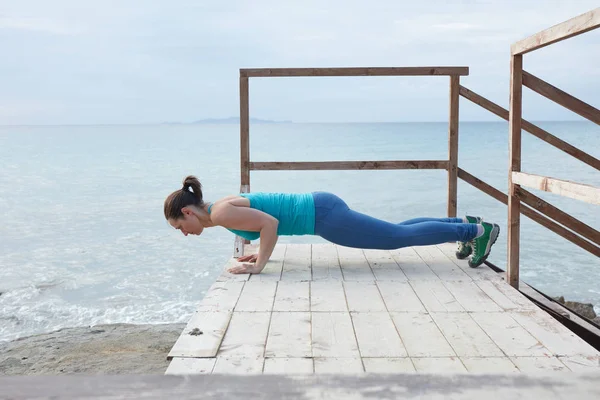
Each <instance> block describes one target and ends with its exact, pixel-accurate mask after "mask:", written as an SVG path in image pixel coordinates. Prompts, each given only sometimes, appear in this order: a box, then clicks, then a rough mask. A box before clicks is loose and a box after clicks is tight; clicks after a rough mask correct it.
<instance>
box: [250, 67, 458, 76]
mask: <svg viewBox="0 0 600 400" xmlns="http://www.w3.org/2000/svg"><path fill="white" fill-rule="evenodd" d="M428 75H448V76H449V75H457V76H461V75H462V76H464V75H469V67H371V68H354V67H347V68H245V69H240V77H247V78H251V77H252V78H259V77H297V76H428Z"/></svg>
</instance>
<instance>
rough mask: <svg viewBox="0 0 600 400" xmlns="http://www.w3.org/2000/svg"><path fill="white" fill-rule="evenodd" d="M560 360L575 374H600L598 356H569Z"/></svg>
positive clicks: (599, 358) (599, 359)
mask: <svg viewBox="0 0 600 400" xmlns="http://www.w3.org/2000/svg"><path fill="white" fill-rule="evenodd" d="M558 359H559V360H560V361H561V362H562V363H563V364H564V365H566V366H567V368H569V369H570V370H571V371H573V372H596V373H597V372H599V371H600V357H596V356H587V357H585V356H568V357H558Z"/></svg>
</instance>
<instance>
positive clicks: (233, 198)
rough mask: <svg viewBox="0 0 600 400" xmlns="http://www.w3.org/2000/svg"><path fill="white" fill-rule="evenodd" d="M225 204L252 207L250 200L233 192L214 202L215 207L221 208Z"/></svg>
mask: <svg viewBox="0 0 600 400" xmlns="http://www.w3.org/2000/svg"><path fill="white" fill-rule="evenodd" d="M223 205H232V206H236V207H250V200H248V199H247V198H245V197H242V196H240V195H235V194H232V195H229V196H225V197H222V198H220V199H219V200H217V201H215V202H214V204H213V209H214V208H220V207H221V206H223Z"/></svg>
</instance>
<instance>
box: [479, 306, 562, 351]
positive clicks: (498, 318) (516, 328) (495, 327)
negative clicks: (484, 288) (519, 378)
mask: <svg viewBox="0 0 600 400" xmlns="http://www.w3.org/2000/svg"><path fill="white" fill-rule="evenodd" d="M471 317H472V318H473V319H474V320H475V322H477V324H478V325H479V326H480V327H481V328H482V329H483V330H484V331H485V332H486V333H487V334H488V336H489V337H491V338H492V340H493V341H494V343H496V345H498V347H500V349H501V350H502V351H503V352H504V353H505V354H506V355H507V356H531V357H535V356H550V355H552V353H551V352H550V350H548V349H547V348H545V347H544V346H543V345H542V343H540V342H539V341H538V340H537V339H536V338H534V337H533V336H531V334H530V333H529V332H527V331H526V330H525V329H523V327H522V326H521V325H519V324H518V323H517V322H516V321H515V320H514V319H513V318H511V316H510V315H509V314H507V313H504V312H500V313H491V312H481V313H472V314H471Z"/></svg>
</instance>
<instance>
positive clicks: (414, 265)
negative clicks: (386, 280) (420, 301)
mask: <svg viewBox="0 0 600 400" xmlns="http://www.w3.org/2000/svg"><path fill="white" fill-rule="evenodd" d="M390 254H391V255H392V257H393V258H394V260H395V261H396V263H398V266H399V267H400V269H401V270H402V272H404V274H405V275H406V277H407V278H408V280H409V281H415V280H418V281H426V280H438V279H439V278H438V276H437V275H436V274H434V273H433V271H432V270H431V268H429V266H428V265H427V264H426V263H425V261H423V259H422V258H421V257H419V255H418V254H417V253H416V252H415V250H414V249H413V248H412V247H403V248H401V249H396V250H391V251H390Z"/></svg>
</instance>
